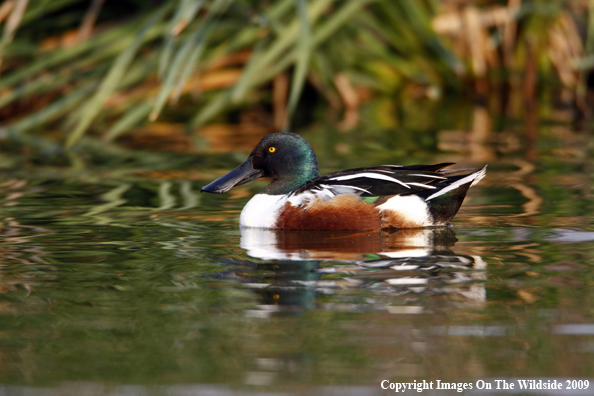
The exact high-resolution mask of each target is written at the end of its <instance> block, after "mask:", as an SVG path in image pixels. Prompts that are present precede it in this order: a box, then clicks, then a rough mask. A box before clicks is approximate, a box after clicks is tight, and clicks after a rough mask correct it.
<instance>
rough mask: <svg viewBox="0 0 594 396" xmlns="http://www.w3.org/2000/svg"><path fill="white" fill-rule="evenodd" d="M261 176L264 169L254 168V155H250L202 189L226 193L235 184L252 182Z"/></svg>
mask: <svg viewBox="0 0 594 396" xmlns="http://www.w3.org/2000/svg"><path fill="white" fill-rule="evenodd" d="M259 177H262V171H260V170H257V169H254V166H253V164H252V157H251V156H250V157H249V158H248V159H247V160H246V161H245V162H244V163H243V164H241V165H239V166H238V167H237V168H235V169H233V170H232V171H231V172H229V173H227V174H226V175H225V176H222V177H219V178H218V179H217V180H215V181H213V182H212V183H209V184H207V185H206V186H204V187H202V191H206V192H209V193H224V192H227V191H229V190H231V189H232V188H233V187H235V186H239V185H241V184H244V183H247V182H250V181H252V180H255V179H257V178H259Z"/></svg>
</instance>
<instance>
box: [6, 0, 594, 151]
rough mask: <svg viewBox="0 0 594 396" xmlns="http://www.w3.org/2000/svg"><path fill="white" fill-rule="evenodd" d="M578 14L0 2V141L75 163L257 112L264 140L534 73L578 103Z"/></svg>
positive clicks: (564, 6) (543, 5)
mask: <svg viewBox="0 0 594 396" xmlns="http://www.w3.org/2000/svg"><path fill="white" fill-rule="evenodd" d="M588 7H589V3H588V2H587V1H574V2H559V1H552V0H551V1H546V0H541V1H537V0H534V1H521V0H518V1H514V0H511V1H509V2H508V4H507V5H506V4H502V2H498V1H497V2H495V1H493V2H490V1H483V2H479V3H477V4H475V2H461V3H460V2H449V1H446V0H443V1H438V0H425V1H418V0H401V1H391V0H350V1H344V0H309V1H308V0H280V1H266V0H259V1H256V0H253V1H247V0H244V1H233V0H208V1H207V0H175V1H174V0H169V1H161V2H141V1H133V0H128V1H122V2H104V0H92V1H80V0H52V1H47V0H33V1H27V0H8V1H5V2H4V3H3V4H2V5H1V6H0V23H3V25H4V26H3V27H4V31H3V36H2V40H1V42H0V62H1V63H0V67H1V69H0V73H1V74H0V120H1V124H0V132H1V133H2V137H3V138H6V137H11V138H13V139H17V140H21V141H23V142H25V144H32V142H31V140H30V139H29V140H27V139H28V138H26V137H25V135H24V133H25V132H36V133H37V134H36V136H43V137H46V138H49V139H53V140H58V141H63V142H65V145H66V147H72V146H74V145H75V144H77V143H78V142H79V141H80V139H81V137H82V136H83V135H84V134H85V133H87V132H89V131H91V132H93V133H95V134H98V135H100V136H101V137H102V138H103V139H104V140H105V141H112V140H114V139H116V138H117V137H118V136H120V135H121V134H123V133H126V132H128V131H130V130H131V129H133V128H136V127H139V126H142V125H146V123H147V122H148V121H157V120H159V121H161V122H166V123H173V122H180V120H182V121H183V122H186V123H187V124H186V127H185V131H186V132H187V131H192V130H194V129H195V128H197V127H199V126H203V125H205V124H209V123H213V122H222V123H228V122H231V121H233V119H234V117H235V114H236V113H237V111H240V110H242V109H247V108H252V107H254V106H255V105H256V104H259V105H264V106H266V108H267V111H268V114H269V115H270V117H269V120H267V121H266V122H267V123H268V124H270V127H271V130H279V129H289V128H294V127H295V125H296V124H297V119H299V123H301V124H303V121H302V120H303V119H304V118H307V117H308V115H307V114H305V115H304V114H302V113H300V111H299V106H298V104H299V105H300V106H303V105H304V103H306V104H307V106H308V108H312V107H315V105H316V104H318V103H324V102H326V103H328V104H329V105H330V107H332V108H334V109H336V110H340V109H344V110H345V111H347V112H348V111H357V110H358V106H359V104H360V103H361V102H362V101H365V100H366V99H368V98H370V97H373V96H384V97H395V96H396V95H408V96H411V97H429V98H432V99H437V98H440V97H441V96H442V95H443V92H449V91H456V90H457V91H463V90H465V89H466V88H467V87H468V86H469V84H468V83H472V84H475V87H474V89H475V90H476V91H477V92H478V93H479V94H489V93H490V92H492V91H493V90H494V89H495V88H494V87H495V85H496V84H497V81H509V83H510V85H511V86H512V89H514V87H515V88H516V90H520V91H522V89H524V91H526V90H529V89H527V88H526V87H524V86H523V85H522V82H521V81H520V82H518V81H517V77H518V73H526V74H529V73H533V72H535V71H537V72H538V73H539V75H540V76H542V77H544V78H545V79H549V80H555V81H559V82H560V83H561V84H560V85H563V86H565V87H566V88H569V90H570V92H574V93H575V98H574V99H575V101H576V102H579V99H580V98H582V99H583V98H584V97H585V96H584V95H585V93H584V92H585V90H586V85H585V81H586V75H585V73H586V71H587V70H588V69H589V67H591V65H590V64H591V63H592V62H590V60H591V58H590V56H591V55H589V54H590V49H591V47H592V40H591V36H592V34H591V32H592V30H591V29H587V27H588V25H589V20H588V17H587V12H586V13H583V11H588V10H589V9H588ZM590 19H592V18H590ZM551 26H552V28H551ZM584 31H588V34H587V35H586V34H580V32H584ZM584 48H585V49H584ZM551 51H553V52H551ZM564 51H565V52H564ZM499 53H501V54H499ZM551 53H553V54H557V56H552V55H551ZM566 53H567V54H566ZM498 54H499V55H498ZM510 54H511V55H510ZM566 55H567V56H566ZM498 56H499V57H500V59H499V58H497V57H498ZM578 61H579V62H578ZM572 62H573V63H572ZM531 65H534V66H533V67H532V66H531ZM520 71H522V72H520ZM506 73H507V75H509V76H511V77H509V76H508V77H509V80H508V77H505V76H504V77H503V78H501V76H502V75H506ZM493 76H495V77H493ZM529 77H530V75H528V76H527V80H528V81H531V80H530V78H529ZM514 78H515V79H516V80H515V82H516V83H515V84H514ZM498 79H499V80H498ZM472 84H471V85H470V86H471V87H472ZM485 84H487V85H490V86H491V88H490V90H489V89H487V90H485V88H484V87H485ZM528 88H530V87H528ZM580 95H581V96H580ZM582 102H583V100H582ZM310 117H311V115H310ZM272 119H274V121H271V120H272Z"/></svg>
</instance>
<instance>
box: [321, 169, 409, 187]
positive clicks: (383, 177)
mask: <svg viewBox="0 0 594 396" xmlns="http://www.w3.org/2000/svg"><path fill="white" fill-rule="evenodd" d="M360 177H367V178H370V179H378V180H387V181H391V182H393V183H398V184H400V185H402V186H404V187H406V188H410V187H409V186H407V185H406V183H403V182H401V181H400V180H398V179H394V178H393V177H389V176H386V175H381V174H377V173H371V172H363V173H356V174H354V175H346V176H336V177H332V178H330V180H336V181H342V180H351V179H358V178H360Z"/></svg>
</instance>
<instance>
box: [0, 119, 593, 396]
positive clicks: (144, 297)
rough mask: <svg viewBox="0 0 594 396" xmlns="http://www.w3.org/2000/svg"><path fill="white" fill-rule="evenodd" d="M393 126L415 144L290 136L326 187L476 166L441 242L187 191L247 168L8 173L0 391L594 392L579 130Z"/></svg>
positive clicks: (588, 185) (69, 162) (34, 168)
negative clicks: (263, 230)
mask: <svg viewBox="0 0 594 396" xmlns="http://www.w3.org/2000/svg"><path fill="white" fill-rule="evenodd" d="M467 116H468V117H472V115H471V114H470V115H467ZM406 127H407V126H402V128H406ZM408 128H409V129H413V131H414V129H415V128H417V129H418V130H419V131H421V132H423V133H413V134H409V135H404V134H402V130H401V129H384V130H382V129H379V130H378V129H375V130H371V131H366V130H357V131H351V132H340V131H337V130H335V129H332V128H330V127H327V126H317V127H316V128H313V129H312V130H310V131H304V133H303V135H304V136H305V137H306V138H308V140H310V141H311V142H312V144H313V146H314V149H315V150H316V151H317V152H318V155H319V157H320V158H319V160H320V164H321V166H322V173H325V172H329V171H335V170H340V169H345V168H349V167H358V166H365V165H377V164H383V163H395V164H398V163H400V164H411V163H431V162H441V161H453V162H459V163H461V164H463V165H464V166H482V165H483V164H484V163H486V162H488V163H489V170H488V174H487V177H486V178H485V179H484V180H483V181H482V182H481V183H480V184H479V185H477V186H475V187H473V188H472V189H471V191H470V193H469V195H468V197H467V199H466V201H465V204H464V206H463V207H462V209H461V211H460V213H459V214H458V216H457V217H456V218H455V220H454V221H453V224H452V227H451V228H449V229H447V230H445V231H436V232H434V231H431V232H429V231H427V232H426V233H422V234H420V235H416V234H415V235H409V234H406V233H399V232H397V231H395V232H391V233H383V234H381V233H369V234H365V235H355V236H353V235H350V234H348V235H347V234H341V235H329V236H328V235H326V236H324V235H320V234H312V235H307V233H305V234H300V235H294V234H291V233H275V234H274V235H272V236H271V235H260V234H258V235H253V234H249V235H246V234H245V233H243V234H242V232H240V229H239V227H238V216H239V213H240V211H241V208H242V207H243V205H244V204H245V203H246V202H247V200H248V199H249V197H250V196H251V195H252V194H254V193H256V192H257V191H258V190H259V189H260V188H262V187H263V186H264V185H265V183H262V182H257V183H252V184H250V185H247V186H242V187H241V188H238V189H236V190H234V192H233V193H231V194H226V195H209V194H200V192H199V191H200V188H201V186H202V185H204V184H206V183H207V182H209V181H211V180H212V179H213V178H215V177H217V176H219V175H221V174H222V173H223V172H224V171H225V170H229V169H231V168H233V167H234V166H236V165H237V164H238V163H240V161H241V160H242V158H243V157H244V156H245V154H246V153H239V154H229V155H226V154H217V155H214V154H208V153H204V154H196V155H184V156H181V157H180V156H176V155H166V154H160V155H158V156H154V157H149V158H148V159H145V161H144V162H135V160H131V161H129V162H121V163H116V164H115V165H113V164H112V165H110V164H106V163H107V162H106V163H101V162H100V161H99V160H97V159H96V158H92V157H88V156H85V155H83V154H81V153H74V154H70V155H69V156H65V157H60V156H58V157H57V158H61V160H60V161H61V162H60V161H58V160H56V159H55V158H51V157H50V158H43V157H41V159H38V160H36V161H31V160H23V159H19V158H13V159H12V160H11V161H12V162H10V161H8V162H6V164H4V169H3V170H2V173H0V197H1V198H0V233H1V236H2V238H1V239H0V394H2V395H5V394H6V395H25V394H27V395H29V394H31V395H37V394H40V395H41V394H43V395H63V394H64V395H79V394H84V395H104V394H105V395H107V394H109V395H145V394H147V395H153V394H154V395H166V394H167V395H169V394H171V395H178V394H179V395H182V394H183V395H186V394H197V395H199V394H212V395H228V394H233V395H235V394H238V395H239V394H240V395H243V394H250V395H251V394H275V395H276V394H282V395H296V394H304V395H305V394H328V395H334V394H341V395H343V394H364V395H367V394H369V395H375V394H384V393H382V392H383V391H382V389H381V387H380V383H381V382H382V381H383V380H388V381H390V382H399V381H414V380H417V381H422V380H426V381H436V380H441V381H451V382H463V383H465V382H468V383H471V384H473V385H475V386H476V381H478V380H483V381H485V382H490V383H492V384H495V382H494V380H495V379H498V378H506V379H508V380H509V381H516V380H517V379H520V378H537V379H538V378H556V379H559V380H561V379H562V380H563V381H565V379H568V378H570V379H576V380H592V379H594V358H593V357H594V356H593V354H594V298H593V297H594V292H593V290H594V289H593V286H594V224H593V220H594V204H593V203H592V202H593V200H592V198H593V189H592V169H593V163H592V156H591V137H590V135H589V133H587V132H584V131H576V130H574V128H573V127H572V126H571V125H568V124H564V123H545V122H543V123H541V124H539V126H538V139H537V140H536V141H535V142H531V141H529V140H528V138H526V136H525V134H524V128H523V126H522V125H521V124H518V125H515V126H514V125H512V126H509V127H506V128H500V131H498V132H492V133H491V138H492V140H489V141H487V142H482V143H481V145H479V149H478V151H476V150H475V149H473V146H472V145H471V144H470V143H463V144H462V143H461V144H462V148H461V149H459V150H456V149H454V148H452V147H451V142H450V143H448V140H447V136H446V137H444V134H443V133H441V132H440V131H439V129H437V128H433V129H432V127H425V126H424V125H417V126H411V127H408ZM469 128H470V127H469ZM494 129H497V128H494ZM463 130H464V128H463ZM446 135H447V134H446ZM469 135H471V132H470V131H468V130H466V132H464V133H462V136H469ZM510 142H511V143H510ZM448 144H450V146H447V145H448ZM464 144H466V146H464ZM444 145H445V146H447V147H445V146H444ZM440 147H441V148H440ZM448 147H449V148H448ZM473 150H474V151H473ZM481 150H482V151H481ZM477 153H478V154H477ZM155 169H159V170H160V172H161V173H159V172H156V171H155ZM172 170H177V171H179V172H180V173H168V172H167V171H172ZM194 171H195V173H194ZM399 267H400V268H399ZM403 279H404V280H403ZM563 384H565V382H563ZM592 386H593V387H594V383H592ZM474 391H476V389H474ZM588 391H589V392H592V388H590V389H589V390H588ZM209 392H210V393H209ZM349 392H350V393H349ZM385 392H387V393H386V394H388V393H389V394H392V393H394V392H393V391H389V390H388V391H385ZM580 392H582V393H580ZM454 393H456V392H455V391H454ZM440 394H441V393H440ZM477 394H483V393H477ZM559 394H563V393H559ZM566 394H571V395H574V394H575V395H578V394H591V393H583V391H579V390H575V391H571V392H569V393H566Z"/></svg>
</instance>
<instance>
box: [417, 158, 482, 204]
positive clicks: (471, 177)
mask: <svg viewBox="0 0 594 396" xmlns="http://www.w3.org/2000/svg"><path fill="white" fill-rule="evenodd" d="M486 173H487V167H486V166H485V167H484V168H483V169H481V170H479V171H478V172H475V173H471V174H470V175H468V176H466V177H463V178H462V179H460V180H458V181H456V182H454V183H452V184H450V185H449V186H447V187H446V188H443V189H441V190H439V191H437V192H436V193H435V194H433V195H430V196H428V197H427V198H425V201H429V200H431V199H433V198H435V197H439V196H440V195H443V194H445V193H447V192H450V191H452V190H455V189H457V188H458V187H460V186H463V185H465V184H467V183H470V182H472V184H471V185H470V186H474V185H475V184H476V183H478V182H479V181H480V180H481V179H482V178H483V177H485V174H486Z"/></svg>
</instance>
